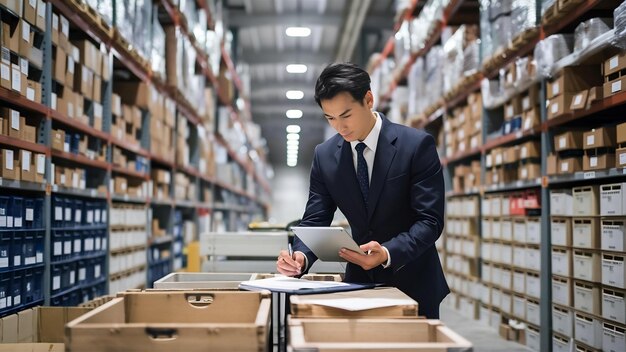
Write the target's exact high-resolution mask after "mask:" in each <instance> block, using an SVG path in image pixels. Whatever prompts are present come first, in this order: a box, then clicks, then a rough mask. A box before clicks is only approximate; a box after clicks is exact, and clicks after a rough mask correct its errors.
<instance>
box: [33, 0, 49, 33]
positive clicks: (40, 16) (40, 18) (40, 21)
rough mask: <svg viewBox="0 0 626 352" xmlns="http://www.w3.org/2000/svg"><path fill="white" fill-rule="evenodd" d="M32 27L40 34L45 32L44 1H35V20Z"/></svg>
mask: <svg viewBox="0 0 626 352" xmlns="http://www.w3.org/2000/svg"><path fill="white" fill-rule="evenodd" d="M29 1H32V0H29ZM34 25H35V26H37V28H39V29H40V30H41V31H42V32H43V31H45V30H46V3H45V2H44V0H37V20H36V21H35V23H34Z"/></svg>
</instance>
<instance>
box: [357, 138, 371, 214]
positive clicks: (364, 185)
mask: <svg viewBox="0 0 626 352" xmlns="http://www.w3.org/2000/svg"><path fill="white" fill-rule="evenodd" d="M366 147H367V146H366V145H365V143H363V142H361V143H359V144H357V145H356V148H355V149H356V155H357V158H356V178H357V180H358V181H359V187H360V188H361V193H362V194H363V200H364V201H365V206H366V207H367V198H368V196H369V193H370V181H369V176H368V174H367V162H366V161H365V158H364V157H363V150H365V148H366Z"/></svg>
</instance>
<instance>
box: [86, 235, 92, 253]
mask: <svg viewBox="0 0 626 352" xmlns="http://www.w3.org/2000/svg"><path fill="white" fill-rule="evenodd" d="M85 251H87V252H90V251H93V238H88V239H86V240H85Z"/></svg>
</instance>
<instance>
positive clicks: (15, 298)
mask: <svg viewBox="0 0 626 352" xmlns="http://www.w3.org/2000/svg"><path fill="white" fill-rule="evenodd" d="M13 304H15V305H16V306H19V305H20V304H22V296H20V295H17V296H13Z"/></svg>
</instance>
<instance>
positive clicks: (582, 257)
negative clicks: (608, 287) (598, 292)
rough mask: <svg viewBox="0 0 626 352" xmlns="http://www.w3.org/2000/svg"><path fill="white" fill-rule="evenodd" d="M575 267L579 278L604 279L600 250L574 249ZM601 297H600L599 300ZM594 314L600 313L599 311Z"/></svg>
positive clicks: (576, 275) (597, 280)
mask: <svg viewBox="0 0 626 352" xmlns="http://www.w3.org/2000/svg"><path fill="white" fill-rule="evenodd" d="M573 260H574V268H573V272H574V275H573V277H574V278H575V279H578V280H585V281H589V282H598V283H599V282H600V281H601V280H602V278H601V276H602V269H601V264H600V254H599V252H594V251H590V250H584V249H580V250H578V249H576V250H574V257H573ZM599 300H600V299H599V298H598V301H599ZM593 314H598V315H599V314H600V311H599V310H598V313H593Z"/></svg>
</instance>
